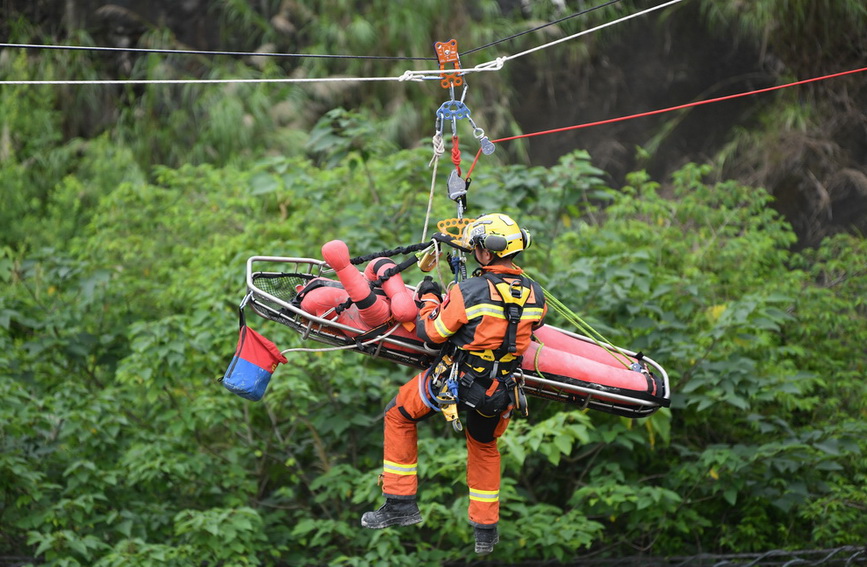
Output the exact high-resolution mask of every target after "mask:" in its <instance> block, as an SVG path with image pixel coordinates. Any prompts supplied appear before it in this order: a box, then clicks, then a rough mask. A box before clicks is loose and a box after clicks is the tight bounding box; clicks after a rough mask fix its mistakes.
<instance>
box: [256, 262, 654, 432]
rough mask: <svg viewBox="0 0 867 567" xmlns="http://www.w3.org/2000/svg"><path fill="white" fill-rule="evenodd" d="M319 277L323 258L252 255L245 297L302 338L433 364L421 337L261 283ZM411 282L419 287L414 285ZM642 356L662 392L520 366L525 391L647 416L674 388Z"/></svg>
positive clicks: (326, 269)
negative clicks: (350, 317) (363, 322)
mask: <svg viewBox="0 0 867 567" xmlns="http://www.w3.org/2000/svg"><path fill="white" fill-rule="evenodd" d="M264 263H271V264H280V265H281V267H282V268H283V269H281V270H280V271H264V270H258V269H254V268H255V267H256V266H254V264H264ZM320 277H321V278H330V279H336V274H335V272H334V270H333V269H332V268H331V267H330V266H328V264H327V263H325V262H324V261H322V260H316V259H313V258H297V257H283V256H251V257H250V258H249V259H248V260H247V270H246V281H247V297H245V300H247V302H248V305H249V306H250V307H251V308H252V309H253V311H254V312H255V313H256V314H257V315H259V316H261V317H263V318H265V319H268V320H271V321H274V322H276V323H280V324H282V325H285V326H287V327H289V328H291V329H293V330H295V331H297V332H298V333H299V334H300V335H301V338H302V339H304V340H308V339H309V340H314V341H317V342H320V343H325V344H329V345H333V346H339V347H344V348H347V349H349V350H357V351H358V352H360V353H362V354H365V355H368V356H371V357H375V358H383V359H386V360H390V361H392V362H396V363H398V364H402V365H405V366H409V367H412V368H417V369H425V368H428V367H429V366H430V365H431V364H432V363H433V361H434V359H435V358H436V356H437V354H438V352H439V350H438V349H432V348H430V347H429V346H427V345H426V344H424V342H422V341H410V340H407V339H405V338H404V337H400V336H395V335H392V334H390V330H384V331H383V332H382V333H381V334H379V335H378V336H373V337H371V336H370V335H369V334H370V329H359V328H357V327H352V326H348V325H345V324H342V323H339V322H337V321H336V320H332V319H329V318H328V317H329V316H332V314H334V316H335V318H336V314H335V313H334V312H333V311H329V312H327V313H324V314H323V316H316V315H312V314H310V313H307V312H306V311H304V310H302V309H301V308H300V307H299V306H297V305H295V304H293V302H292V298H294V296H295V295H296V293H294V292H295V290H294V286H293V289H292V290H291V291H290V294H291V297H289V298H287V297H279V296H277V295H274V294H272V293H269V292H268V291H266V290H264V289H262V286H260V285H259V282H260V281H261V280H262V279H280V278H285V279H293V280H297V281H298V283H299V284H300V283H304V282H307V281H310V280H312V279H314V278H320ZM296 285H297V284H296ZM407 287H408V288H409V289H411V290H413V291H414V290H415V288H414V287H413V286H411V285H408V286H407ZM551 328H554V329H557V330H558V331H559V332H561V333H564V334H566V335H568V336H570V337H572V338H574V339H577V340H580V341H584V342H588V343H592V344H600V345H601V346H604V347H606V348H608V349H612V350H616V351H619V352H621V353H623V354H625V355H627V356H630V357H634V356H636V353H634V352H631V351H629V350H626V349H623V348H620V347H615V346H613V345H608V344H605V343H599V342H598V341H594V340H593V339H591V338H589V337H585V336H583V335H579V334H576V333H572V332H569V331H566V330H563V329H560V328H558V327H554V326H551ZM358 336H364V337H365V340H364V341H361V340H358V339H357V337H358ZM641 360H642V362H643V363H645V365H646V368H647V371H648V372H650V374H651V375H652V377H653V378H654V380H655V381H656V384H657V391H659V395H651V394H649V393H647V392H643V391H637V390H631V389H626V388H621V387H616V386H607V385H603V384H597V383H593V382H587V381H584V380H579V379H576V378H572V377H569V376H562V375H557V374H551V373H544V374H543V373H541V372H537V371H535V370H532V369H529V370H528V369H526V368H525V369H523V370H522V371H521V372H523V381H524V391H525V392H526V393H527V394H528V395H530V396H533V397H537V398H543V399H549V400H556V401H559V402H562V403H565V404H569V405H573V406H577V407H579V408H581V409H587V408H589V409H595V410H598V411H602V412H605V413H610V414H615V415H620V416H624V417H634V418H640V417H647V416H649V415H651V414H652V413H654V412H655V411H656V410H658V409H659V408H660V407H668V405H669V404H670V400H669V395H670V388H669V380H668V374H667V373H666V371H665V369H664V368H663V367H662V366H661V365H659V364H658V363H657V362H655V361H653V360H652V359H650V358H648V357H647V356H644V357H643V358H642V359H641Z"/></svg>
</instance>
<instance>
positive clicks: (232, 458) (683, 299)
mask: <svg viewBox="0 0 867 567" xmlns="http://www.w3.org/2000/svg"><path fill="white" fill-rule="evenodd" d="M330 120H331V122H329V123H328V124H325V123H323V125H322V130H321V133H314V135H313V136H311V138H310V140H311V145H310V151H311V156H316V161H315V162H314V161H310V160H308V159H306V158H303V157H285V158H275V157H269V158H264V159H261V160H259V161H258V162H256V163H254V164H252V165H251V166H250V167H249V168H245V169H238V168H234V167H231V166H224V167H215V166H208V165H200V166H184V167H180V168H166V167H161V168H157V169H155V170H154V171H153V172H152V173H151V175H150V176H151V177H152V178H153V182H149V181H147V180H146V179H144V178H142V177H136V176H132V177H126V178H124V179H123V180H119V179H118V178H117V177H116V176H112V175H109V173H108V172H107V171H106V172H105V173H100V174H98V175H91V174H89V173H87V172H96V171H99V164H101V163H106V162H107V160H108V156H114V155H123V153H122V148H117V147H113V146H111V145H109V144H100V143H99V142H98V141H97V142H95V143H94V144H93V145H92V146H91V147H90V151H89V152H88V153H86V154H84V157H83V158H82V159H83V161H82V162H81V163H85V161H86V162H89V163H91V164H93V165H91V166H88V167H83V166H81V167H77V168H76V169H75V171H76V172H81V173H80V175H81V176H85V175H90V177H88V179H89V183H88V188H89V189H88V190H89V191H91V192H93V194H94V195H98V196H99V197H98V198H97V199H93V200H89V201H88V200H84V201H78V203H79V206H80V207H81V209H80V210H81V214H80V215H79V216H78V217H76V218H77V219H79V221H78V222H72V221H69V222H67V223H62V222H61V223H59V224H52V223H51V222H48V220H49V219H54V218H56V219H63V218H64V216H63V214H62V212H61V211H62V210H63V207H58V208H57V209H56V211H57V212H49V213H47V216H46V217H45V219H44V221H45V222H44V223H43V224H42V226H44V227H45V228H44V234H42V235H41V237H40V241H41V242H44V243H45V244H49V243H50V244H54V247H53V248H51V249H47V248H37V247H35V242H36V241H35V240H34V241H33V242H34V246H33V247H31V248H29V249H19V250H16V249H13V248H10V247H8V246H7V247H6V248H4V252H3V256H2V262H0V268H2V269H0V277H2V279H3V281H4V282H5V283H6V286H5V287H4V292H3V296H2V304H0V305H2V309H0V329H2V334H0V345H2V349H0V352H2V353H3V354H2V355H0V367H2V373H3V375H4V376H7V387H6V391H7V396H6V400H7V401H6V403H5V404H4V405H3V407H2V409H0V412H2V414H3V418H2V420H0V422H2V423H3V426H2V436H0V440H2V443H3V451H2V452H0V454H2V457H0V490H2V502H3V503H4V504H3V508H2V515H0V522H2V525H3V530H2V531H3V534H4V536H3V540H2V547H0V549H3V550H4V551H5V552H14V553H18V554H29V555H34V556H39V557H40V558H41V559H42V560H44V561H45V562H46V563H47V564H50V565H76V564H81V565H84V564H92V565H101V566H109V565H122V564H136V565H151V564H161V565H184V564H188V563H189V561H191V559H192V558H195V559H196V561H206V562H211V563H215V564H220V563H227V562H228V563H232V564H250V565H284V564H293V565H295V564H298V565H303V564H310V565H313V564H322V563H323V562H327V563H332V564H351V565H374V564H380V563H382V562H383V561H386V560H387V561H389V562H391V563H393V564H411V563H416V562H418V561H419V558H423V560H424V561H428V562H442V561H452V560H458V559H460V558H462V557H464V556H465V554H466V550H467V549H468V546H469V545H470V538H471V531H470V530H469V529H468V528H464V527H461V526H464V525H465V524H464V520H463V518H464V514H465V508H466V503H467V500H466V498H467V497H466V493H465V488H464V485H463V482H462V476H463V475H462V470H463V460H464V459H465V454H464V451H465V449H464V448H463V446H462V442H461V441H460V439H459V438H455V436H454V434H453V433H452V432H451V428H449V427H447V426H446V425H445V423H442V422H439V421H438V420H434V421H432V422H430V423H425V424H424V425H423V426H422V427H421V463H422V465H421V466H422V470H421V475H422V493H421V494H422V501H421V502H422V511H423V514H424V515H425V517H426V522H425V524H424V528H423V529H413V528H410V529H407V530H405V531H393V530H386V531H383V532H365V531H361V530H359V529H358V528H357V520H358V517H359V515H360V514H361V513H362V512H363V511H364V510H365V509H368V508H370V507H372V506H375V505H376V503H377V500H378V499H379V495H378V488H377V486H376V477H377V474H378V469H379V466H380V464H379V463H380V459H381V452H380V451H381V424H380V421H379V416H380V415H381V412H382V407H383V406H384V404H385V403H386V402H387V400H388V399H389V398H390V397H391V396H392V395H393V392H394V391H395V389H396V387H397V385H398V384H399V383H400V382H401V381H402V380H404V379H405V378H406V377H407V376H406V371H402V370H400V369H397V368H394V367H392V366H390V365H388V364H385V363H383V362H379V361H376V360H368V359H359V358H358V357H357V355H351V354H339V353H332V354H327V355H326V354H296V355H293V356H292V360H291V364H290V365H287V366H283V367H281V368H280V369H278V371H277V373H276V374H275V376H274V379H273V382H272V384H271V386H270V389H269V391H268V393H267V394H266V397H265V399H264V400H263V401H262V402H260V403H257V404H254V403H249V402H246V401H244V400H241V399H240V398H236V397H233V396H232V395H231V394H229V393H228V392H226V391H225V390H223V389H222V388H221V387H220V386H219V383H218V382H217V381H216V379H217V378H218V377H219V376H220V373H221V372H222V370H223V369H224V367H225V365H226V364H227V362H228V358H229V357H230V355H231V352H232V349H233V345H234V337H233V334H234V332H235V329H236V327H235V325H236V323H235V321H236V317H237V312H236V302H237V301H239V300H240V297H241V295H242V287H243V282H242V278H241V272H242V269H243V260H244V258H245V257H246V256H249V255H251V254H256V253H266V254H289V255H302V256H303V255H308V256H314V257H315V256H316V255H317V249H318V246H319V244H320V243H322V242H324V241H326V240H328V239H331V238H342V239H345V240H346V241H347V242H348V243H349V245H350V249H351V250H353V251H358V252H359V253H363V252H368V251H373V250H378V249H382V248H384V247H393V246H395V245H399V244H407V243H410V242H413V241H415V240H416V239H417V238H418V230H419V226H418V225H419V220H420V219H421V218H422V217H423V215H424V213H425V209H426V206H427V190H426V188H425V185H426V183H420V182H419V180H422V179H425V178H426V177H427V176H428V174H429V172H428V170H427V168H426V162H427V156H426V155H425V153H426V152H424V151H421V150H416V151H398V152H391V153H387V154H379V153H377V154H371V153H367V152H366V151H365V148H369V147H371V146H370V145H369V144H368V143H367V142H362V143H360V144H358V143H357V142H353V140H359V139H361V140H364V139H365V138H364V137H365V136H367V135H368V134H366V132H370V131H371V129H370V128H369V125H368V124H366V123H365V122H364V118H362V117H360V116H354V115H352V114H351V113H340V114H333V115H332V116H331V118H330ZM335 121H336V122H335ZM323 136H330V137H333V138H334V142H333V143H329V144H324V145H323V144H322V142H321V140H323V139H324V138H323ZM358 136H361V138H358ZM323 150H325V152H326V153H322V152H323ZM58 151H62V149H58ZM319 163H321V166H320V165H317V164H319ZM708 173H709V171H708V170H707V169H706V168H701V167H698V166H692V165H690V166H686V167H685V168H683V169H682V170H681V171H680V172H678V174H677V175H676V176H674V177H673V179H672V180H671V181H670V183H669V185H668V186H667V187H666V188H665V192H666V193H667V194H668V195H669V196H668V197H664V196H662V195H661V193H662V191H661V190H662V189H663V188H662V187H660V185H659V184H658V183H657V182H654V181H653V180H651V179H650V178H649V177H648V176H647V175H646V174H644V173H640V172H639V173H635V174H634V175H633V176H632V177H631V178H630V180H629V184H628V185H627V186H625V187H623V188H621V190H620V191H616V192H615V191H611V190H610V189H608V188H606V187H605V186H604V184H603V182H602V181H601V179H602V174H601V172H599V171H598V170H596V169H594V168H593V167H592V166H591V165H590V163H589V156H588V155H587V154H586V153H581V152H578V153H574V154H571V155H569V156H566V157H565V158H564V159H563V160H562V161H561V163H560V164H558V165H557V166H554V167H552V168H522V167H517V166H513V167H507V168H497V167H491V164H485V163H481V164H480V165H479V168H478V170H477V172H476V174H475V181H474V184H473V186H472V190H471V191H472V193H471V198H470V203H471V205H473V206H478V207H479V208H480V209H481V208H482V207H484V208H486V209H487V208H489V207H496V206H497V205H498V204H499V205H501V207H500V208H503V209H504V210H506V211H507V212H510V213H512V214H515V215H516V216H517V217H518V218H526V219H527V224H528V226H529V227H530V228H531V229H532V230H533V231H534V233H535V236H536V240H537V242H539V243H540V244H538V245H537V246H536V247H535V248H531V250H530V251H529V252H527V253H526V259H525V261H526V264H527V265H528V267H529V269H530V270H531V272H532V273H534V274H537V276H536V277H537V278H538V279H539V280H540V281H541V282H542V283H543V285H545V286H546V287H547V288H549V289H550V290H551V291H552V292H554V293H555V295H557V296H558V297H560V298H562V299H563V300H565V301H566V302H567V303H568V304H569V305H571V306H572V307H573V308H575V309H577V310H579V311H580V312H581V313H583V314H586V315H587V317H588V319H590V320H592V321H593V322H595V323H598V327H599V328H600V329H602V330H604V333H605V334H606V335H607V336H609V338H611V339H612V340H614V342H616V343H620V344H625V345H628V346H630V347H631V348H638V349H641V350H643V351H645V352H648V353H650V354H651V356H653V357H654V358H655V359H656V360H658V361H660V362H662V363H663V365H664V366H666V368H668V369H669V372H670V377H671V382H672V385H673V389H674V404H673V407H672V409H671V411H668V410H662V411H659V412H657V413H656V414H655V415H653V416H652V417H651V418H648V419H644V420H640V421H632V420H628V419H624V418H616V417H613V416H608V415H606V414H600V413H593V412H591V413H584V412H580V411H576V410H575V409H570V408H569V407H566V406H562V405H560V404H557V403H554V402H544V401H541V400H536V401H535V403H534V405H533V407H532V412H533V413H532V415H531V418H530V419H529V420H516V421H515V422H514V423H513V424H512V426H511V427H510V429H509V430H508V431H507V434H506V435H505V437H504V438H503V440H502V446H503V451H504V465H503V466H504V470H505V472H504V483H503V512H502V515H503V522H502V526H501V533H502V543H501V544H500V546H499V547H498V551H497V553H502V554H503V556H509V557H511V558H513V559H515V560H520V559H547V560H561V561H565V560H568V559H569V558H571V557H572V556H573V555H574V554H575V553H576V550H578V549H587V550H598V551H604V552H605V553H608V554H618V553H623V552H626V550H628V549H631V548H634V547H640V548H643V549H647V550H653V551H655V552H657V553H672V554H684V553H691V552H695V551H698V549H699V546H700V549H702V550H709V549H714V550H730V551H750V550H756V549H763V548H767V547H780V546H785V547H793V548H797V547H798V546H799V545H802V543H803V542H808V541H811V540H812V539H813V538H814V537H822V538H823V539H826V540H828V541H833V542H839V543H841V544H845V543H852V542H856V541H858V538H863V536H864V535H865V534H867V525H865V524H864V523H863V521H862V520H861V515H859V514H858V513H857V511H858V510H859V509H860V507H863V506H864V505H865V495H864V492H863V490H862V487H861V485H862V484H863V477H864V458H863V450H864V441H863V439H864V425H863V420H862V419H859V416H862V415H863V412H864V407H863V400H864V399H865V398H864V395H863V394H864V391H863V388H864V386H863V382H862V380H861V379H860V377H861V376H862V375H863V368H862V366H863V365H862V364H861V363H860V362H859V359H858V357H854V356H851V354H852V353H855V352H858V349H859V345H861V344H863V341H864V339H865V337H864V334H865V328H867V326H865V325H864V324H863V322H864V316H865V313H864V311H863V299H862V298H863V296H864V291H865V289H864V288H865V285H867V277H865V275H867V270H865V269H864V268H863V258H864V257H865V256H864V253H865V250H864V242H863V240H861V239H857V238H852V237H838V238H835V239H831V240H829V241H828V242H827V243H826V244H825V246H823V247H822V248H819V249H817V250H814V251H810V252H806V253H803V254H795V253H792V252H790V250H789V248H790V246H791V244H792V242H793V236H792V231H791V229H790V227H789V226H788V225H787V224H786V223H784V222H782V221H781V220H780V218H779V216H778V215H777V214H776V213H774V212H772V209H771V208H770V207H769V206H768V205H769V197H768V195H767V194H766V193H765V192H764V191H762V190H761V189H756V188H749V187H743V186H740V185H738V184H737V183H734V182H723V183H716V184H707V183H706V181H705V180H704V179H705V177H706V176H707V174H708ZM64 186H65V187H68V188H70V190H72V189H73V188H76V187H83V182H82V180H81V179H80V178H79V174H76V173H73V174H70V175H68V176H67V179H66V181H65V182H64ZM63 195H64V192H63V191H59V192H58V193H57V197H56V200H57V202H58V203H61V202H63V199H67V197H63ZM443 201H444V199H441V198H439V197H437V198H436V199H435V204H434V215H435V216H437V217H445V216H449V215H450V211H449V207H450V206H449V204H448V203H444V202H443ZM66 202H70V203H71V202H73V201H66ZM335 211H341V212H340V214H339V215H338V214H336V213H335ZM325 214H327V215H329V218H331V219H334V220H335V221H336V222H322V219H323V215H325ZM371 218H376V219H380V222H378V223H375V224H371V223H370V219H371ZM52 227H53V228H52ZM52 230H53V232H52ZM407 276H408V277H409V278H412V277H413V275H412V273H408V274H407ZM841 313H842V315H841ZM555 322H556V321H555ZM253 324H254V326H259V327H260V329H261V330H262V331H263V332H265V333H266V335H268V336H269V337H270V338H272V339H273V340H275V341H276V342H277V343H278V344H280V345H283V346H284V347H285V346H292V345H297V344H298V337H296V336H295V335H294V334H292V333H291V332H290V331H289V330H288V329H284V328H277V326H275V325H273V324H271V325H264V324H255V323H253ZM829 514H830V516H829ZM552 526H553V527H555V528H556V529H553V530H552V529H550V528H551V527H552Z"/></svg>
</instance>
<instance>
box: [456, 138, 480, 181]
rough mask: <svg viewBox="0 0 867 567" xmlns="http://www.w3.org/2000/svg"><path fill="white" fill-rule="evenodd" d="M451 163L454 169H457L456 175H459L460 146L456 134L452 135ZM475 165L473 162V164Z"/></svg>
mask: <svg viewBox="0 0 867 567" xmlns="http://www.w3.org/2000/svg"><path fill="white" fill-rule="evenodd" d="M452 163H453V164H455V169H456V170H458V177H460V175H461V146H460V143H459V142H458V137H457V136H452ZM473 165H475V164H473Z"/></svg>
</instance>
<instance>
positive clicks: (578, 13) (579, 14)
mask: <svg viewBox="0 0 867 567" xmlns="http://www.w3.org/2000/svg"><path fill="white" fill-rule="evenodd" d="M622 1H623V0H609V1H608V2H606V3H604V4H600V5H598V6H593V7H592V8H587V9H586V10H581V11H580V12H575V13H574V14H570V15H568V16H565V17H563V18H560V19H559V20H554V21H553V22H548V23H547V24H542V25H540V26H536V27H535V28H530V29H528V30H524V31H522V32H518V33H516V34H513V35H510V36H509V37H504V38H503V39H498V40H497V41H492V42H491V43H489V44H487V45H483V46H481V47H476V48H473V49H470V50H469V51H464V52H463V53H461V54H460V56H461V57H463V56H464V55H469V54H470V53H475V52H476V51H481V50H482V49H487V48H489V47H493V46H494V45H498V44H500V43H503V42H506V41H509V40H512V39H515V38H516V37H521V36H522V35H526V34H528V33H533V32H535V31H539V30H541V29H544V28H547V27H548V26H555V25H557V24H559V23H561V22H565V21H566V20H570V19H572V18H577V17H578V16H583V15H585V14H589V13H590V12H593V11H595V10H599V9H600V8H605V7H607V6H611V5H612V4H617V3H618V2H622Z"/></svg>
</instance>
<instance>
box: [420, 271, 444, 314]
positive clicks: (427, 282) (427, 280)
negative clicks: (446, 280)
mask: <svg viewBox="0 0 867 567" xmlns="http://www.w3.org/2000/svg"><path fill="white" fill-rule="evenodd" d="M415 293H416V296H417V297H418V298H419V299H421V298H422V297H424V296H425V295H427V294H429V293H432V294H434V295H436V297H437V299H438V300H439V301H440V302H442V300H443V290H442V288H441V287H440V284H438V283H437V282H435V281H434V280H433V278H432V277H431V276H425V277H424V280H422V282H421V283H420V284H418V287H417V288H416V290H415ZM416 304H419V307H421V305H420V304H421V302H420V301H416Z"/></svg>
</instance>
